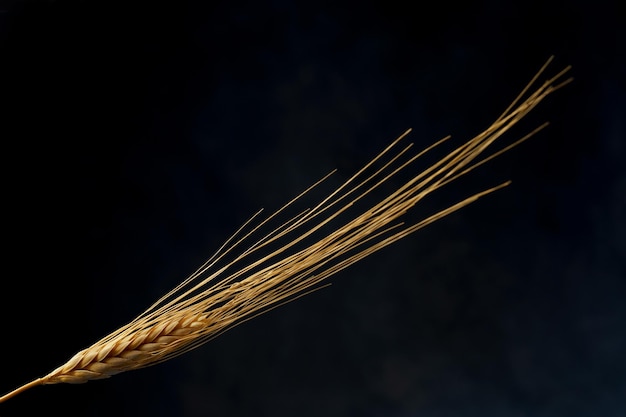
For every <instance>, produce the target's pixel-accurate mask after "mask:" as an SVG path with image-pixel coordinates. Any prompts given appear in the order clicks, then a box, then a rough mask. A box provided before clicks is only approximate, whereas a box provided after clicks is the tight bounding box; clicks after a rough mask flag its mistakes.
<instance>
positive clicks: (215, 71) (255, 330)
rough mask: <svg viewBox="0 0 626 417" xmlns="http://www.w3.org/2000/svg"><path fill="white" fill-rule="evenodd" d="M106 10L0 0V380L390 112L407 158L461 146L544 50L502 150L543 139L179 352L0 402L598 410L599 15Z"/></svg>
mask: <svg viewBox="0 0 626 417" xmlns="http://www.w3.org/2000/svg"><path fill="white" fill-rule="evenodd" d="M130 3H134V2H105V3H100V4H94V3H92V2H79V1H73V2H70V1H39V2H31V1H13V2H8V3H7V2H5V3H1V2H0V39H1V44H0V45H1V49H0V71H1V76H2V78H1V81H2V84H1V85H0V98H1V102H2V106H3V108H2V109H0V110H1V113H0V114H1V116H0V120H2V122H1V123H0V137H1V138H2V144H3V147H2V152H1V155H2V159H3V161H2V169H3V175H2V194H3V197H2V198H3V209H4V216H3V226H2V229H3V233H2V237H3V247H4V250H3V255H2V259H3V267H4V273H3V284H2V287H1V288H2V289H1V290H0V317H2V323H3V326H2V330H1V332H0V341H1V342H2V343H0V345H1V346H2V347H1V349H2V350H1V352H2V355H0V369H1V372H0V391H2V392H6V391H8V390H10V389H13V388H14V387H16V386H17V385H19V384H20V383H24V382H27V381H28V380H30V379H33V378H35V377H37V376H42V375H44V374H45V373H47V372H49V371H50V370H52V369H53V368H55V367H57V366H58V365H60V364H61V363H63V362H64V361H66V360H67V359H68V358H69V357H70V356H71V355H72V354H73V353H74V352H76V351H77V350H79V349H82V348H84V347H86V346H87V345H89V344H91V343H93V342H94V341H95V340H97V339H99V338H100V337H102V336H104V335H105V334H106V333H108V332H110V331H112V330H114V329H115V328H117V327H118V326H120V325H122V324H124V323H125V322H126V321H128V320H130V319H132V318H133V317H134V316H135V315H136V314H138V313H139V312H141V310H143V309H144V308H145V307H147V306H148V305H149V304H150V302H152V301H153V300H154V299H156V298H157V297H159V296H160V295H161V294H163V293H165V292H166V291H167V290H168V289H169V288H171V287H172V286H174V285H176V284H177V283H178V282H179V281H180V280H182V279H183V278H185V277H186V276H187V274H189V273H190V272H192V271H193V270H194V269H195V267H196V266H198V265H199V264H200V263H202V262H203V260H204V259H205V258H206V257H208V256H209V255H210V254H211V253H212V252H213V251H214V250H216V249H217V248H218V246H219V245H220V244H221V243H222V241H223V240H224V239H226V238H227V237H228V236H229V235H230V234H231V233H232V232H233V231H234V230H235V229H236V228H237V227H239V225H240V224H241V223H242V222H243V221H244V220H245V219H247V218H248V217H249V216H250V215H251V214H252V213H254V212H255V211H256V210H257V209H258V208H260V207H265V208H266V209H268V210H269V211H271V210H273V209H275V208H278V207H279V206H280V205H282V204H283V203H284V202H286V201H288V200H289V199H291V198H292V197H293V196H295V195H296V194H298V193H299V192H300V191H301V190H303V189H304V188H306V187H307V186H308V185H309V184H311V183H312V182H314V181H315V180H317V179H318V178H320V177H321V176H322V175H324V174H326V173H327V172H329V171H330V170H331V169H333V168H339V174H338V178H339V179H341V178H345V177H346V176H348V175H350V174H351V173H353V172H354V171H355V170H356V169H358V168H359V167H360V166H361V165H362V164H363V163H365V162H366V161H367V160H369V159H370V158H371V157H373V156H374V155H375V154H377V153H378V152H379V151H380V150H381V149H382V148H384V147H385V146H386V145H387V144H388V143H389V142H390V141H391V140H392V139H394V138H395V137H396V136H397V135H398V134H400V133H401V132H403V131H404V130H405V129H407V128H409V127H412V128H413V129H414V133H413V134H412V135H411V137H410V141H413V142H415V144H416V148H418V149H419V148H423V147H425V146H427V145H429V144H431V143H432V142H433V141H435V140H437V139H439V138H441V137H443V136H446V135H448V134H452V135H453V138H454V141H455V142H454V143H455V144H458V143H461V142H462V141H463V140H466V139H468V138H470V137H471V136H473V135H474V134H476V133H478V132H480V131H481V130H482V129H483V128H485V127H486V126H487V125H488V124H489V123H490V122H491V121H492V120H493V119H495V118H496V117H497V116H498V115H499V114H500V113H501V111H502V110H503V109H504V108H505V107H506V106H507V105H508V103H509V102H510V101H511V100H512V99H513V98H514V97H515V96H516V95H517V93H518V91H519V90H520V89H521V88H522V87H523V86H524V85H525V83H526V82H527V80H529V79H530V77H531V76H532V75H533V74H534V73H535V72H536V70H537V69H538V68H539V67H540V66H541V65H542V64H543V62H544V61H545V60H546V59H547V58H548V57H549V56H550V55H552V54H554V55H556V59H555V62H554V64H553V65H552V66H551V69H550V71H549V72H548V73H549V74H552V73H554V72H556V71H558V70H560V69H561V68H562V67H564V66H566V65H568V64H571V65H573V71H572V75H573V76H574V77H575V82H574V83H573V84H572V85H570V86H568V87H567V88H566V89H564V90H563V91H560V92H558V93H557V94H555V95H554V96H552V97H550V98H549V99H548V100H547V102H545V103H543V104H541V106H540V107H539V108H538V109H536V110H535V111H534V112H533V113H531V115H530V116H529V117H528V118H527V119H526V120H525V121H524V122H523V123H522V124H521V126H520V128H519V129H518V130H516V131H515V132H512V134H511V135H509V136H508V137H507V139H508V140H509V141H511V140H513V139H515V138H517V137H518V136H519V135H520V134H523V133H525V132H527V131H530V130H531V129H533V128H534V127H536V126H538V125H539V124H541V123H543V122H544V121H546V120H549V121H550V122H551V125H550V127H549V128H548V129H546V130H545V131H543V132H541V134H539V135H538V136H537V137H535V138H533V139H532V140H531V141H530V142H528V143H526V144H524V145H522V146H521V147H519V148H517V149H515V150H513V151H511V152H510V153H508V154H506V155H505V156H503V157H501V158H499V159H498V160H496V161H493V162H491V163H490V164H488V165H486V166H484V167H482V168H480V170H478V171H476V172H474V173H472V175H471V176H470V177H469V178H467V179H466V180H463V181H462V182H459V183H458V184H457V185H454V186H451V187H450V188H449V189H448V190H447V191H444V192H442V193H441V194H438V195H435V196H432V197H431V198H429V199H428V200H426V201H424V203H423V205H420V206H419V207H418V208H417V209H416V210H415V211H414V212H413V213H412V214H411V215H410V216H409V219H408V220H409V221H411V220H413V221H417V220H419V219H420V218H421V217H422V216H424V215H427V214H430V213H432V212H433V211H434V210H437V209H440V208H443V207H444V206H445V205H446V204H449V203H450V202H453V201H455V199H460V198H462V197H465V196H467V195H470V194H471V193H473V192H476V191H479V190H481V189H484V188H487V187H490V186H493V185H496V184H499V183H501V182H503V181H505V180H507V179H511V180H513V184H512V185H511V186H510V187H508V188H507V189H505V190H503V191H500V192H498V193H497V194H494V195H492V196H489V197H487V198H485V199H483V200H480V201H479V202H477V203H476V204H474V205H472V206H471V207H468V208H466V209H464V210H462V211H461V212H459V213H457V214H454V215H452V216H450V217H449V218H447V219H444V220H442V221H441V222H439V223H437V224H435V225H432V226H430V227H428V228H427V229H425V230H423V231H421V232H419V233H418V234H416V235H414V236H412V237H410V238H408V239H406V240H404V241H402V242H399V243H397V244H395V245H394V246H392V247H390V248H387V249H386V250H384V251H382V252H380V253H378V254H376V255H374V256H372V257H371V258H368V259H367V260H365V261H363V262H362V263H360V264H358V265H356V266H354V267H352V268H350V269H349V270H346V271H343V272H342V273H340V274H338V275H336V276H335V277H333V279H332V283H333V285H332V286H331V287H330V288H327V289H324V290H323V291H320V292H318V293H316V294H313V295H311V296H308V297H305V298H304V299H301V300H298V301H297V302H295V303H292V304H289V305H287V306H284V307H281V308H280V309H277V310H274V311H272V312H270V313H268V314H267V315H265V316H262V317H260V318H258V319H255V320H254V321H252V322H248V323H246V324H245V325H243V326H241V327H238V328H236V329H234V330H232V331H231V332H229V333H227V334H225V335H223V336H221V337H220V338H218V339H217V340H215V341H213V342H211V343H210V344H208V345H206V346H204V347H202V348H201V349H199V350H197V351H195V352H193V353H190V354H187V355H185V356H184V357H181V358H178V359H176V360H173V361H171V362H168V363H165V364H162V365H159V366H157V367H153V368H149V369H145V370H141V371H137V372H129V373H126V374H121V375H118V376H115V377H114V378H112V379H110V380H106V381H95V382H91V383H88V384H86V385H81V386H69V385H58V386H46V387H38V388H34V389H32V390H30V391H28V392H26V393H24V394H22V395H20V396H19V397H16V398H15V399H13V400H11V401H9V402H7V403H5V404H1V405H0V415H2V416H7V417H8V416H18V415H19V416H24V415H42V413H46V414H51V415H58V414H63V415H65V416H112V415H115V416H144V415H145V416H229V417H233V416H272V417H281V416H325V417H330V416H368V417H369V416H372V417H373V416H385V417H387V416H389V417H395V416H398V417H406V416H420V417H448V416H463V417H465V416H467V417H473V416H480V417H491V416H494V417H522V416H524V417H557V416H574V417H578V416H581V417H582V416H603V417H614V416H623V415H626V365H625V363H626V362H625V361H624V357H625V355H624V353H625V352H626V335H625V334H626V332H624V330H623V329H624V327H625V325H626V307H624V305H625V304H624V300H625V299H626V264H625V262H626V261H625V259H626V229H625V227H626V226H625V220H624V219H625V214H626V202H625V195H626V177H625V173H626V171H625V167H626V150H625V146H626V138H625V137H626V135H625V130H624V114H626V95H625V89H626V87H625V80H626V74H625V64H624V58H623V56H624V54H623V52H624V50H626V45H625V39H626V38H625V36H626V34H625V33H624V32H625V29H624V28H625V25H624V20H625V19H624V14H623V12H619V11H618V6H617V2H609V1H596V2H576V1H574V2H550V3H548V4H546V3H545V2H538V1H537V2H533V1H531V2H507V3H506V5H504V2H495V1H494V2H477V3H474V4H472V5H458V4H455V3H452V2H439V3H430V4H428V5H427V6H426V5H424V6H419V4H417V5H415V6H403V5H401V4H395V3H392V2H381V3H373V2H354V3H351V2H346V1H333V2H318V1H315V2H298V5H295V4H292V2H280V1H277V2H247V3H241V2H223V3H217V2H195V3H190V2H146V3H145V4H144V5H142V6H138V5H136V4H130ZM205 3H210V4H212V5H211V6H209V5H207V4H205ZM294 3H295V2H294ZM419 169H420V165H416V166H415V167H413V168H412V170H414V171H415V172H417V171H418V170H419ZM390 185H391V186H393V185H394V184H390ZM395 185H397V184H395Z"/></svg>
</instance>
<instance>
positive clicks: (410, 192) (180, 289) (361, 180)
mask: <svg viewBox="0 0 626 417" xmlns="http://www.w3.org/2000/svg"><path fill="white" fill-rule="evenodd" d="M549 62H550V60H549V61H548V62H547V63H546V64H545V65H544V66H543V67H542V68H541V70H540V71H539V73H538V74H537V75H536V76H535V77H533V79H532V80H531V82H530V83H529V84H528V85H527V86H526V88H525V89H524V90H523V91H522V93H520V95H519V96H518V97H517V99H516V100H515V101H514V102H513V103H512V104H511V105H510V106H509V107H508V108H507V109H506V111H505V112H504V113H503V114H502V115H501V116H500V117H499V118H498V119H497V120H496V121H495V122H494V123H493V124H492V125H491V126H489V128H487V129H486V130H485V131H484V132H482V133H481V134H479V135H478V136H476V137H474V138H473V139H471V140H469V141H467V142H466V143H465V144H463V145H461V146H459V147H458V148H457V149H455V150H453V151H452V152H450V153H449V154H448V155H446V156H445V157H443V158H442V159H441V160H439V161H438V162H436V163H434V164H433V165H431V166H429V167H428V168H426V169H424V170H423V171H421V172H420V173H419V174H418V175H416V176H415V177H413V178H411V179H410V180H409V181H408V182H406V183H405V184H404V185H402V186H400V187H399V188H398V189H397V190H395V191H394V192H392V193H391V194H389V195H388V196H387V197H385V198H383V199H382V200H380V201H379V202H378V203H376V204H374V205H373V206H368V208H367V209H366V210H364V211H360V214H358V215H352V216H348V220H346V219H344V217H346V216H347V215H348V214H349V213H347V211H348V210H349V209H350V208H352V207H353V206H354V205H355V203H357V202H359V201H360V200H362V199H363V197H364V196H366V195H367V194H369V193H370V192H372V191H373V190H374V189H376V188H378V187H379V186H380V185H381V184H383V183H384V182H385V181H387V180H388V179H389V178H390V177H392V176H394V175H396V174H397V173H398V172H400V171H403V170H406V168H407V166H408V165H409V164H411V163H413V162H414V161H415V160H416V159H418V158H419V157H420V156H421V155H423V154H424V153H426V152H428V151H429V150H431V149H432V148H434V147H436V146H437V145H439V144H441V143H442V142H443V141H445V140H447V139H448V138H444V139H442V140H440V141H439V142H437V143H435V144H433V145H432V146H430V147H428V148H427V149H425V150H423V151H422V152H420V153H418V154H417V155H413V156H410V155H409V152H408V151H409V150H410V148H411V145H410V144H409V145H407V146H405V147H403V148H400V145H399V143H400V141H401V140H402V139H403V138H404V137H405V136H406V135H407V134H408V133H409V131H410V130H409V131H407V132H405V133H404V134H403V135H402V136H401V137H399V138H398V139H396V140H395V141H394V142H393V143H392V144H391V145H389V146H388V147H387V148H386V149H385V150H383V151H382V152H381V153H380V154H379V155H378V156H376V157H375V158H374V159H373V160H372V161H370V162H369V163H368V164H367V165H365V166H364V167H363V168H362V169H361V170H359V171H358V172H357V173H356V174H354V175H353V176H352V177H351V178H349V179H348V180H347V181H346V182H345V183H343V185H341V186H339V187H338V188H337V189H336V190H335V191H334V192H332V193H331V194H330V195H328V196H327V197H326V198H324V199H323V200H322V201H320V202H319V203H318V204H317V205H315V206H314V207H312V208H310V209H307V210H304V211H302V212H300V213H299V214H297V215H295V216H293V217H290V218H289V219H288V220H287V221H285V222H283V223H282V224H280V226H278V227H277V228H274V229H273V230H271V231H270V232H269V233H264V232H262V230H263V228H264V227H267V226H268V225H269V224H271V223H272V222H275V221H277V219H278V217H279V215H284V214H285V212H286V209H287V208H288V207H290V206H291V205H292V203H293V202H295V201H296V200H297V199H299V198H300V197H302V195H304V194H305V193H307V192H309V191H310V190H311V189H312V188H313V187H315V186H317V185H318V184H319V183H321V182H322V181H324V180H325V179H326V178H327V177H328V176H326V177H324V178H322V179H321V180H320V181H318V182H317V183H316V184H314V185H313V186H311V187H310V188H309V189H307V190H306V191H304V192H303V193H302V194H300V195H299V196H298V197H296V198H294V199H293V200H292V201H290V202H289V203H287V204H286V205H285V206H283V207H282V208H281V209H280V210H278V211H277V212H276V213H274V214H272V215H270V216H269V217H268V218H266V219H264V220H262V221H259V220H258V218H259V215H260V213H261V212H260V211H259V212H257V213H256V214H255V215H254V216H253V217H252V218H251V219H250V220H248V221H247V222H246V223H245V224H244V225H243V226H242V227H241V228H240V229H239V230H238V231H237V232H236V233H235V234H234V235H233V236H231V238H230V239H228V240H227V241H226V242H225V243H224V245H222V247H221V248H220V249H219V250H218V251H217V253H216V254H215V255H213V256H212V257H211V258H210V259H209V260H208V261H207V262H206V263H205V264H204V265H202V266H201V267H200V268H199V269H198V270H197V271H196V272H195V273H193V274H192V275H191V276H190V277H189V278H187V279H186V280H184V281H183V282H182V283H181V284H180V285H178V286H177V287H176V288H174V289H173V290H172V291H170V292H169V293H167V294H166V295H165V296H163V297H162V298H161V299H160V300H158V301H157V302H156V303H154V304H153V305H152V306H151V307H150V308H148V309H147V310H146V311H145V312H144V313H142V314H141V315H140V316H138V317H137V318H136V319H134V320H133V321H131V322H130V323H128V324H127V325H125V326H123V327H122V328H120V329H118V330H116V331H115V332H113V333H111V334H110V335H108V336H106V337H105V338H103V339H102V340H99V341H98V342H96V343H94V344H93V345H92V346H90V347H88V348H87V349H84V350H82V351H80V352H78V353H77V354H76V355H74V356H73V357H72V358H71V359H70V360H69V361H68V362H67V363H65V364H64V365H62V366H60V367H58V368H57V369H55V370H54V371H52V372H50V373H49V374H48V375H46V376H44V377H42V378H38V379H35V380H34V381H32V382H30V383H28V384H25V385H23V386H21V387H20V388H17V389H16V390H14V391H12V392H10V393H8V394H6V395H4V396H3V397H0V402H3V401H6V400H7V399H9V398H11V397H13V396H15V395H17V394H18V393H20V392H22V391H24V390H26V389H28V388H31V387H33V386H35V385H41V384H57V383H61V382H67V383H83V382H87V381H89V380H93V379H102V378H108V377H110V376H111V375H115V374H117V373H120V372H124V371H128V370H131V369H139V368H143V367H146V366H149V365H153V364H156V363H159V362H163V361H166V360H168V359H170V358H173V357H175V356H178V355H181V354H183V353H185V352H187V351H189V350H191V349H194V348H196V347H198V346H200V345H201V344H203V343H205V342H207V341H208V340H210V339H213V338H214V337H217V336H218V335H220V334H222V333H223V332H225V331H226V330H228V329H231V328H233V327H234V326H236V325H238V324H241V323H242V322H244V321H247V320H249V319H251V318H253V317H255V316H257V315H259V314H261V313H263V312H265V311H267V310H269V309H271V308H274V307H276V306H278V305H280V304H283V303H285V302H288V301H291V300H293V299H295V298H297V297H299V296H302V295H304V294H307V293H309V292H311V291H314V290H315V289H318V288H320V286H321V283H322V282H323V281H324V280H325V279H326V278H328V277H329V276H331V275H333V274H335V273H336V272H338V271H340V270H342V269H343V268H346V267H347V266H349V265H351V264H353V263H355V262H357V261H359V260H360V259H362V258H364V257H366V256H368V255H370V254H372V253H373V252H375V251H377V250H379V249H381V248H383V247H385V246H387V245H389V244H391V243H393V242H395V241H397V240H399V239H402V238H403V237H405V236H407V235H409V234H411V233H413V232H415V231H416V230H419V229H421V228H422V227H424V226H426V225H428V224H430V223H432V222H434V221H436V220H437V219H440V218H442V217H444V216H446V215H448V214H449V213H452V212H453V211H455V210H458V209H459V208H461V207H463V206H465V205H467V204H469V203H471V202H473V201H475V200H476V199H478V198H479V197H481V196H483V195H485V194H489V193H491V192H492V191H494V190H497V189H499V188H501V187H504V186H506V185H508V182H505V183H503V184H501V185H499V186H496V187H493V188H490V189H488V190H485V191H482V192H480V193H478V194H475V195H472V196H471V197H469V198H466V199H464V200H462V201H460V202H458V203H456V204H454V205H453V206H451V207H448V208H446V209H445V210H442V211H440V212H438V213H435V214H433V215H431V216H430V217H427V218H426V219H424V220H422V221H420V222H418V223H416V224H413V225H408V226H407V225H404V224H403V223H401V222H400V221H399V218H400V217H401V216H402V215H403V214H404V213H406V212H407V210H409V209H410V208H411V207H413V206H414V205H415V204H417V203H418V202H419V201H420V200H421V199H422V198H424V197H425V196H427V195H428V194H429V193H431V192H433V191H435V190H437V189H438V188H440V187H442V186H444V185H446V184H448V183H450V182H451V181H454V180H455V179H457V178H459V177H460V176H462V175H464V174H466V173H467V172H469V171H471V170H472V169H474V168H476V167H477V166H478V165H481V164H483V163H485V162H486V161H488V160H489V159H492V158H494V157H495V156H497V155H499V154H501V153H502V152H505V151H506V150H508V149H510V148H511V147H513V146H515V145H517V144H519V143H520V142H521V141H523V140H525V139H527V138H528V137H530V136H531V135H533V134H534V133H536V132H537V131H538V130H540V129H542V128H543V127H544V126H545V125H546V124H544V125H542V126H540V127H539V128H537V129H535V130H534V131H532V132H531V133H529V134H528V135H526V136H525V137H523V138H521V139H520V140H518V141H517V142H515V143H513V144H511V145H509V146H507V147H504V148H502V149H500V150H498V151H496V152H493V153H491V154H490V155H488V156H484V154H483V152H484V151H485V150H486V149H487V148H488V147H489V146H490V145H491V144H492V143H493V142H494V141H495V140H496V139H497V138H498V137H500V136H501V135H502V134H503V133H505V132H506V131H507V130H508V129H509V128H510V127H511V126H513V125H514V124H515V123H517V122H518V121H519V120H520V119H521V118H522V117H524V116H525V115H526V114H527V113H528V112H529V111H531V110H532V109H533V108H534V107H535V106H536V105H537V104H538V103H539V102H541V100H543V99H544V98H545V97H546V96H547V95H549V94H550V93H552V92H553V91H555V90H556V89H558V88H559V87H561V86H562V85H564V84H566V83H567V82H569V81H570V79H568V80H565V81H560V80H561V78H562V76H563V74H564V73H565V72H567V71H568V70H569V67H568V68H566V69H564V70H563V71H561V72H560V73H559V74H557V75H556V76H555V77H553V78H551V79H549V80H547V81H546V82H545V83H544V84H543V85H541V86H540V87H538V88H537V89H536V91H535V92H533V93H532V94H528V91H529V89H530V88H531V87H532V85H533V84H534V83H535V82H536V80H537V78H538V77H539V76H540V75H541V74H542V72H543V71H544V70H545V68H546V66H547V65H548V64H549ZM479 157H482V158H479ZM331 174H332V173H331ZM331 174H329V175H331ZM255 221H256V222H257V224H256V225H254V222H255ZM335 223H339V224H338V225H335ZM327 229H328V230H327Z"/></svg>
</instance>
